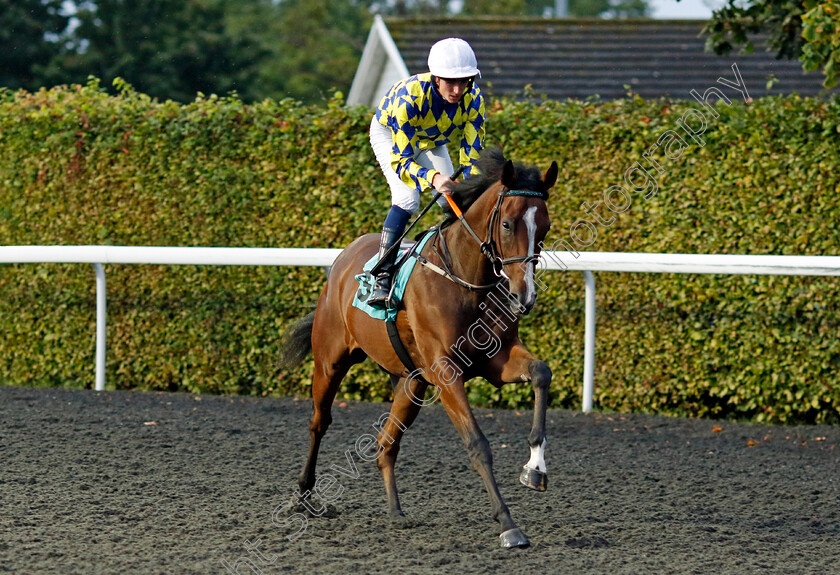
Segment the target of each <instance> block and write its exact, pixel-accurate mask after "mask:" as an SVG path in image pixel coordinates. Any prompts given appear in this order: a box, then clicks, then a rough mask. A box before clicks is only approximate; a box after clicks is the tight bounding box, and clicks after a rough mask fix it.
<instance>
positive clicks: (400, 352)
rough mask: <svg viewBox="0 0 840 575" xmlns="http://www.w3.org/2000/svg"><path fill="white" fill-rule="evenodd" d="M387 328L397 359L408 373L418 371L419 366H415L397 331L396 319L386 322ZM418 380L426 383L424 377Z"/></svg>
mask: <svg viewBox="0 0 840 575" xmlns="http://www.w3.org/2000/svg"><path fill="white" fill-rule="evenodd" d="M385 327H386V328H387V329H388V338H389V339H390V340H391V347H393V348H394V351H395V352H396V354H397V357H398V358H400V361H401V362H402V364H403V365H404V366H405V368H406V369H407V370H408V373H409V374H411V373H414V372H415V371H417V366H415V365H414V362H413V361H412V359H411V355H409V353H408V350H407V349H406V348H405V345H403V342H402V340H401V339H400V332H399V330H398V329H397V321H396V319H394V320H393V321H392V320H385ZM416 379H417V380H419V381H426V380H425V379H424V378H423V377H422V376H418V377H417V378H416ZM427 383H428V382H427Z"/></svg>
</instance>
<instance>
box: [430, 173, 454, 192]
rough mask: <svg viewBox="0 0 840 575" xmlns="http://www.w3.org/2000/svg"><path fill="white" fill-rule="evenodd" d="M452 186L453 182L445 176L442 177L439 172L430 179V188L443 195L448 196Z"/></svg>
mask: <svg viewBox="0 0 840 575" xmlns="http://www.w3.org/2000/svg"><path fill="white" fill-rule="evenodd" d="M454 184H455V181H454V180H450V179H449V178H448V177H447V176H444V175H443V174H441V173H440V172H438V173H437V174H435V177H434V178H433V179H432V186H433V187H434V188H435V189H436V190H437V191H439V192H441V193H443V194H449V193H450V192H451V191H452V186H453V185H454Z"/></svg>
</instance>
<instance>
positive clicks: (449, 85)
mask: <svg viewBox="0 0 840 575" xmlns="http://www.w3.org/2000/svg"><path fill="white" fill-rule="evenodd" d="M476 76H479V77H480V76H481V72H479V70H478V67H477V63H476V59H475V53H473V50H472V48H471V47H470V45H469V44H467V42H465V41H464V40H461V39H460V38H447V39H445V40H441V41H440V42H437V43H436V44H435V45H434V46H432V49H431V50H430V51H429V72H427V73H425V74H417V75H415V76H411V77H410V78H406V79H405V80H401V81H399V82H397V83H396V84H394V86H392V87H391V89H390V90H389V91H388V93H387V94H386V95H385V97H383V98H382V101H381V102H380V103H379V106H378V107H377V108H376V113H375V114H374V116H373V119H372V120H371V123H370V144H371V146H372V147H373V153H374V154H375V156H376V160H377V161H378V162H379V165H380V167H381V168H382V172H383V173H384V174H385V179H386V180H387V181H388V185H389V186H390V188H391V210H390V211H389V212H388V216H387V217H386V218H385V225H384V226H383V228H382V237H381V238H380V241H379V257H380V259H381V258H382V256H383V255H384V254H385V252H386V251H387V250H388V248H390V247H391V246H392V245H393V244H394V243H396V242H397V240H398V239H399V237H400V236H401V235H402V233H403V230H404V229H405V226H406V224H407V222H408V220H409V217H410V216H411V214H414V213H416V212H417V210H418V205H419V203H420V194H421V193H422V192H425V191H427V190H431V189H433V188H434V189H435V190H437V191H439V192H442V193H448V191H449V188H450V186H451V185H452V183H453V182H452V180H450V176H451V175H452V174H453V173H454V172H455V169H454V168H453V166H452V160H451V158H450V156H449V150H448V148H447V144H449V143H451V142H452V141H453V140H454V139H455V138H456V137H457V136H458V135H460V137H461V139H460V149H459V156H460V158H459V160H460V164H461V166H463V168H464V176H465V177H468V176H469V175H470V172H471V170H472V168H473V165H474V164H475V162H476V161H477V160H478V153H479V151H481V149H482V148H483V147H484V120H485V118H486V113H485V111H484V98H483V96H482V95H481V90H479V89H478V86H477V85H476V84H475V77H476ZM443 200H444V198H443V197H441V198H440V200H439V201H438V203H440V204H441V206H444V207H445V206H446V205H447V204H446V202H445V201H443ZM397 251H398V250H397V249H394V250H392V251H391V253H390V254H389V255H388V260H387V261H384V262H383V264H382V266H381V267H380V268H379V270H380V271H379V273H377V275H376V282H375V286H374V288H373V292H372V293H371V295H370V297H369V298H368V300H367V302H368V304H371V305H385V304H386V303H387V299H388V294H389V292H390V289H391V272H392V268H393V266H394V261H395V260H396V257H397Z"/></svg>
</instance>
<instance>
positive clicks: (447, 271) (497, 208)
mask: <svg viewBox="0 0 840 575" xmlns="http://www.w3.org/2000/svg"><path fill="white" fill-rule="evenodd" d="M510 196H525V197H533V198H542V199H544V198H545V195H544V194H543V193H541V192H536V191H533V190H510V189H507V188H505V187H504V186H503V187H502V188H501V189H500V190H499V193H498V195H497V196H496V203H495V205H494V206H493V211H492V213H491V215H490V220H489V221H488V223H487V239H486V240H482V239H481V238H479V237H478V234H477V233H475V230H473V229H472V226H470V224H469V223H467V220H466V218H465V217H464V213H463V212H462V211H461V209H460V208H459V207H458V205H457V204H456V203H455V200H453V199H452V197H451V196H450V195H449V194H447V195H446V196H445V197H446V201H447V202H449V206H450V207H451V208H452V211H453V212H454V213H455V216H456V217H457V218H458V220H459V221H460V222H461V224H462V225H463V226H464V229H466V230H467V232H468V233H469V234H470V235H471V236H472V237H473V239H474V240H475V241H476V242H477V243H478V245H479V247H480V249H481V253H482V254H484V256H486V257H487V258H488V259H489V260H490V265H491V266H492V267H493V273H494V274H495V276H496V277H498V278H499V281H497V282H494V283H492V284H485V285H476V284H473V283H470V282H468V281H466V280H463V279H461V278H459V277H458V276H457V275H455V273H454V272H453V271H452V269H451V268H450V267H449V264H448V263H447V261H448V260H449V259H450V257H449V247H448V246H447V245H446V240H445V239H444V237H443V234H441V233H440V229H437V230H435V233H437V234H438V238H440V243H441V246H442V248H443V253H440V251H437V242H435V250H436V251H437V254H438V256H439V257H440V260H441V264H442V265H443V267H440V266H437V265H435V264H433V263H431V262H430V261H428V260H427V259H425V258H423V257H422V256H420V254H415V257H416V258H417V261H418V262H420V264H422V265H423V266H425V267H427V268H429V269H430V270H431V271H433V272H435V273H437V274H439V275H442V276H443V277H445V278H447V279H448V280H450V281H452V282H453V283H455V284H457V285H459V286H461V287H464V288H467V289H469V290H486V289H492V288H494V287H495V286H497V285H498V284H499V282H501V281H502V280H503V279H510V278H509V277H508V275H507V274H506V273H505V271H504V266H506V265H509V264H514V263H518V262H530V261H536V260H537V259H539V258H538V256H536V255H535V254H533V253H529V254H528V255H524V256H514V257H509V258H505V257H502V256H501V255H500V253H499V249H498V247H497V246H496V240H495V239H494V237H493V228H494V227H495V226H496V223H497V222H498V221H499V215H500V214H501V211H502V201H503V200H504V199H505V198H507V197H510Z"/></svg>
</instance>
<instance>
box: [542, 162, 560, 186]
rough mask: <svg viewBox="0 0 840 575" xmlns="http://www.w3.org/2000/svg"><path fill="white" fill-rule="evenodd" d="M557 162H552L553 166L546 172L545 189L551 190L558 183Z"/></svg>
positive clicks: (544, 177) (544, 178)
mask: <svg viewBox="0 0 840 575" xmlns="http://www.w3.org/2000/svg"><path fill="white" fill-rule="evenodd" d="M558 171H559V170H558V168H557V162H551V165H550V166H549V167H548V171H546V173H545V175H544V176H543V183H544V184H545V189H546V190H550V189H551V188H553V187H554V184H555V183H557V172H558Z"/></svg>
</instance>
